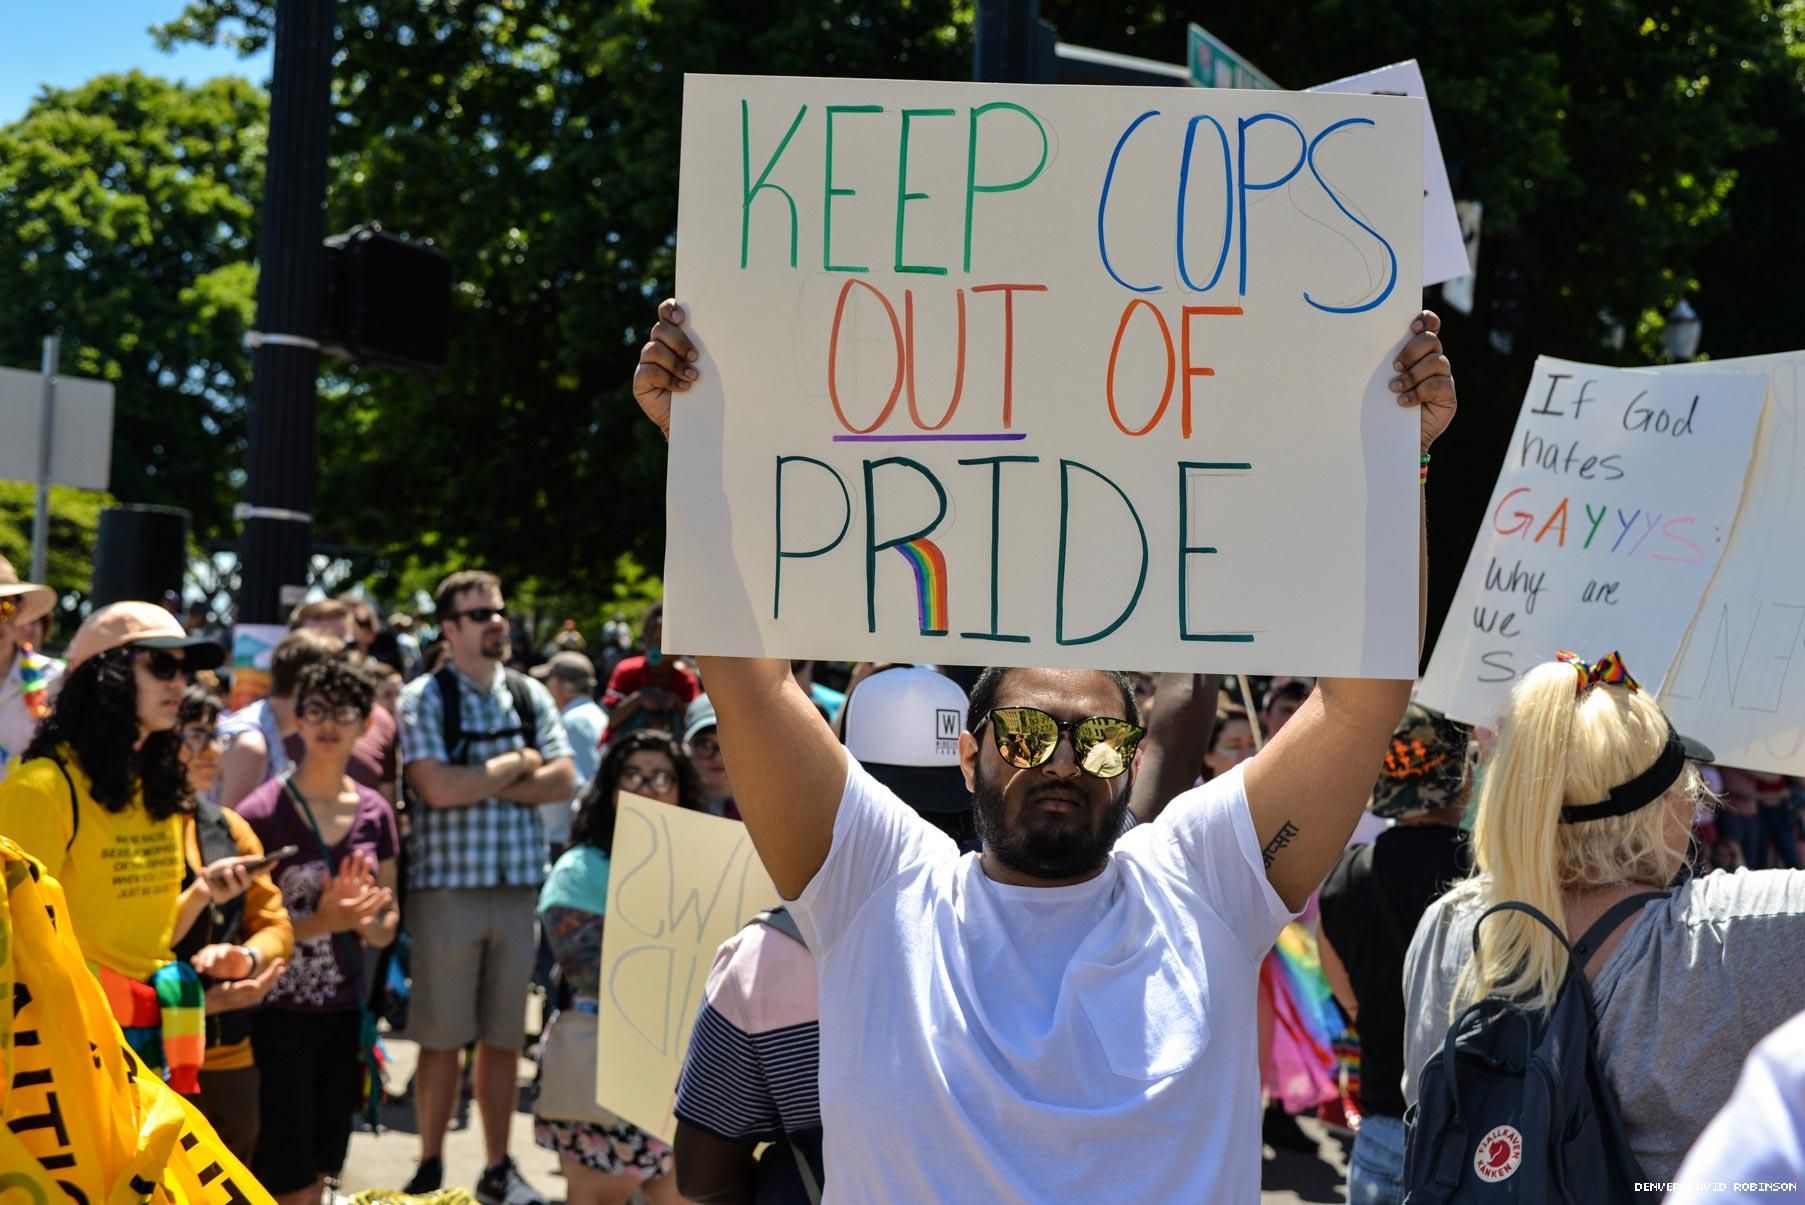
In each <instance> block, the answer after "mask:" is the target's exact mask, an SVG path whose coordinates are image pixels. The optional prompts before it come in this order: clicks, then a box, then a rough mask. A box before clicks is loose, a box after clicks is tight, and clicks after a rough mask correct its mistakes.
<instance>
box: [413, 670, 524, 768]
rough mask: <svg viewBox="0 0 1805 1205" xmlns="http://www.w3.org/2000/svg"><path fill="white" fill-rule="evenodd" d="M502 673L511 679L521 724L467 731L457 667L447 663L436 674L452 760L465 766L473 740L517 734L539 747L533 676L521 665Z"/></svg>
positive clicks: (435, 678) (434, 677) (486, 739)
mask: <svg viewBox="0 0 1805 1205" xmlns="http://www.w3.org/2000/svg"><path fill="white" fill-rule="evenodd" d="M501 672H502V674H503V676H504V677H505V678H506V680H507V683H508V693H509V694H510V695H512V696H513V697H514V719H515V720H516V722H517V726H516V727H513V728H500V729H497V730H496V731H494V732H465V731H464V707H463V700H462V698H461V697H460V695H461V690H460V688H459V686H458V675H457V671H456V670H455V669H453V668H452V667H451V666H449V665H447V666H444V667H443V668H441V669H440V670H439V672H438V673H436V674H434V675H433V676H432V680H433V681H434V682H437V683H438V684H439V699H440V700H441V708H442V711H443V714H444V734H445V756H446V757H448V758H450V759H451V764H452V765H454V766H461V765H463V764H464V756H465V754H466V753H468V752H469V749H470V742H471V741H494V740H500V739H501V738H502V737H508V736H517V737H519V738H520V739H521V740H522V741H523V742H524V743H525V745H524V747H525V748H528V749H537V748H539V709H538V707H536V706H535V705H534V703H533V692H532V690H531V689H530V688H529V687H528V685H527V683H528V681H529V679H528V678H527V676H526V675H525V674H523V673H521V672H520V671H519V670H517V669H509V668H507V667H506V666H504V667H502V671H501Z"/></svg>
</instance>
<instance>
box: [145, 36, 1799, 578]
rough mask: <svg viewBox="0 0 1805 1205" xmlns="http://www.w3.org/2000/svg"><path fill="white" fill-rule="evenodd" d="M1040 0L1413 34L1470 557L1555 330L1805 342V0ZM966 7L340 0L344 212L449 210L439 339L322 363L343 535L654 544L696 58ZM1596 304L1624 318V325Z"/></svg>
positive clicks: (601, 568)
mask: <svg viewBox="0 0 1805 1205" xmlns="http://www.w3.org/2000/svg"><path fill="white" fill-rule="evenodd" d="M1041 8H1042V14H1043V16H1045V17H1046V18H1047V19H1048V20H1050V21H1051V22H1052V23H1053V24H1054V25H1055V26H1057V28H1058V30H1059V33H1060V36H1061V38H1062V39H1063V40H1065V41H1067V42H1073V43H1079V44H1083V45H1089V46H1094V47H1098V48H1102V49H1106V50H1114V51H1119V52H1125V53H1130V54H1139V55H1143V56H1146V57H1149V58H1154V59H1160V60H1165V61H1178V60H1180V59H1181V58H1182V56H1183V54H1184V46H1185V26H1186V24H1187V22H1188V21H1189V20H1190V19H1193V18H1195V19H1197V20H1200V21H1201V22H1202V23H1204V24H1206V25H1208V26H1209V27H1210V28H1211V29H1212V30H1213V31H1214V32H1215V33H1216V34H1218V35H1219V36H1220V37H1222V38H1223V39H1224V40H1226V41H1227V42H1229V43H1230V44H1231V45H1233V46H1235V47H1236V48H1237V50H1239V51H1241V52H1242V53H1244V54H1246V55H1247V56H1248V57H1249V58H1250V59H1252V61H1253V62H1255V63H1256V64H1258V65H1259V66H1261V67H1262V68H1264V69H1265V70H1266V71H1267V72H1268V73H1270V74H1271V75H1273V76H1274V77H1275V78H1277V79H1278V80H1279V81H1280V82H1281V83H1285V84H1287V85H1290V86H1294V87H1295V86H1304V85H1308V84H1311V83H1315V82H1318V81H1322V80H1327V79H1332V78H1335V77H1338V76H1342V75H1347V74H1351V73H1354V72H1357V71H1362V70H1367V69H1370V68H1372V67H1376V66H1379V65H1382V64H1384V63H1389V62H1394V61H1397V60H1399V59H1403V58H1409V57H1415V58H1416V59H1418V60H1419V61H1420V62H1421V64H1422V66H1423V70H1424V74H1425V77H1426V79H1427V82H1428V85H1429V89H1430V93H1431V96H1432V98H1433V101H1434V104H1435V111H1436V119H1437V125H1438V128H1439V132H1440V135H1441V139H1442V143H1443V147H1444V150H1445V152H1446V154H1447V157H1448V160H1449V164H1450V167H1451V168H1452V170H1453V172H1454V174H1455V177H1456V189H1457V192H1458V194H1459V195H1461V196H1465V197H1474V198H1477V199H1479V200H1481V201H1482V202H1483V203H1484V205H1485V233H1484V245H1483V251H1484V254H1483V263H1482V273H1481V280H1480V293H1479V309H1478V311H1477V313H1476V314H1475V315H1474V317H1473V318H1472V319H1470V320H1463V319H1461V318H1459V317H1458V316H1457V315H1453V314H1451V313H1450V314H1449V315H1448V318H1449V325H1448V328H1447V331H1446V338H1447V341H1448V343H1449V345H1450V350H1451V352H1452V353H1453V355H1454V357H1455V360H1456V363H1457V365H1458V366H1459V372H1460V378H1461V386H1462V399H1463V417H1462V420H1461V422H1460V424H1458V425H1457V427H1456V428H1455V432H1454V434H1453V437H1452V438H1451V439H1450V440H1449V441H1447V446H1446V447H1445V448H1438V450H1437V469H1436V485H1435V486H1434V487H1432V491H1431V497H1432V499H1433V498H1436V497H1438V496H1439V497H1440V498H1442V499H1443V500H1444V505H1445V506H1446V507H1447V508H1449V509H1450V510H1451V513H1450V514H1448V515H1447V516H1446V521H1438V523H1437V524H1436V525H1435V530H1436V532H1437V533H1438V534H1437V536H1436V537H1435V538H1436V539H1437V542H1438V556H1437V560H1438V561H1439V562H1440V563H1441V564H1442V565H1443V566H1449V565H1457V564H1458V563H1459V560H1460V559H1461V558H1464V556H1465V553H1466V548H1467V541H1468V539H1469V536H1470V531H1471V529H1472V525H1473V524H1474V523H1475V522H1476V521H1477V517H1478V515H1477V512H1478V508H1480V507H1482V505H1483V493H1484V490H1485V488H1486V486H1487V485H1488V484H1489V482H1490V481H1491V480H1492V473H1493V470H1494V469H1495V467H1496V464H1497V459H1498V457H1499V456H1501V455H1502V453H1503V444H1504V441H1505V439H1506V436H1507V433H1508V431H1509V429H1510V425H1511V422H1512V420H1513V417H1514V414H1515V411H1516V403H1517V400H1518V399H1519V398H1520V396H1521V391H1522V388H1523V385H1524V382H1525V380H1526V379H1527V375H1528V371H1529V366H1530V362H1531V360H1532V358H1533V356H1534V355H1536V354H1537V353H1549V354H1556V355H1566V356H1571V357H1574V358H1581V359H1611V358H1613V357H1615V358H1620V359H1622V360H1625V361H1639V360H1644V359H1648V358H1654V357H1657V356H1658V355H1659V346H1660V320H1659V315H1660V314H1661V313H1662V312H1664V311H1665V310H1666V309H1667V308H1668V306H1670V305H1671V304H1672V303H1673V301H1675V300H1676V299H1677V298H1678V297H1679V296H1681V295H1690V296H1692V297H1693V298H1694V300H1695V302H1696V303H1697V304H1698V306H1699V308H1700V310H1701V311H1702V312H1703V313H1704V316H1705V323H1706V339H1705V348H1706V351H1707V352H1710V353H1713V354H1719V355H1722V354H1732V353H1738V352H1747V351H1754V350H1775V349H1778V348H1781V347H1785V346H1788V345H1791V344H1794V343H1796V342H1797V336H1796V333H1794V332H1793V330H1792V329H1791V328H1790V326H1789V323H1791V322H1792V321H1793V319H1792V317H1791V315H1792V313H1793V311H1794V307H1792V306H1790V305H1789V304H1788V302H1789V300H1790V299H1789V297H1788V295H1787V293H1786V292H1785V291H1784V290H1786V289H1787V288H1788V287H1789V286H1790V283H1791V282H1790V277H1789V276H1788V275H1787V274H1785V273H1781V272H1777V271H1776V270H1775V269H1776V265H1780V264H1796V262H1797V260H1798V255H1799V252H1800V250H1801V249H1802V248H1801V247H1800V242H1801V239H1802V237H1805V236H1802V235H1801V234H1800V232H1799V230H1800V228H1799V225H1798V223H1797V221H1796V219H1795V218H1794V217H1793V215H1792V214H1791V213H1790V211H1789V210H1788V209H1787V208H1786V205H1787V198H1788V197H1789V195H1790V187H1789V184H1790V174H1791V173H1792V172H1793V170H1794V168H1793V164H1792V162H1791V160H1792V159H1793V158H1794V157H1795V152H1794V151H1793V149H1792V148H1794V147H1796V145H1797V144H1798V136H1799V135H1800V134H1805V104H1802V103H1801V80H1800V76H1799V57H1798V56H1799V40H1800V39H1799V36H1798V29H1799V27H1800V22H1801V19H1800V15H1799V14H1800V8H1801V6H1800V5H1799V3H1797V0H1792V2H1789V3H1784V4H1776V3H1774V2H1773V0H1689V2H1688V3H1684V4H1680V3H1676V2H1673V0H1667V2H1665V3H1661V4H1656V5H1652V6H1650V5H1632V4H1627V3H1624V2H1623V0H1563V2H1560V3H1552V4H1550V3H1523V2H1509V3H1498V2H1497V0H1446V2H1445V3H1443V4H1440V5H1437V6H1435V7H1433V8H1432V9H1429V8H1423V7H1422V6H1420V5H1419V6H1411V5H1379V4H1370V3H1354V2H1352V0H1297V2H1296V3H1290V4H1283V5H1264V6H1262V5H1219V6H1213V7H1210V8H1208V9H1204V10H1199V9H1197V8H1196V7H1195V6H1184V5H1177V4H1172V3H1169V2H1168V0H1126V2H1125V3H1120V4H1107V5H1098V4H1089V3H1077V2H1076V0H1042V5H1041ZM972 9H973V3H972V0H786V2H785V3H777V2H776V0H750V2H747V3H727V2H725V0H712V2H711V0H631V2H623V0H491V2H488V3H476V2H473V0H459V2H456V3H452V2H449V0H448V2H446V3H439V4H425V3H421V2H419V0H345V2H344V3H342V4H341V6H340V10H339V11H340V14H341V28H340V38H341V44H342V46H343V48H344V50H343V55H342V58H341V60H340V62H339V63H338V66H337V68H336V78H337V85H336V86H337V96H336V102H335V103H336V105H337V112H338V121H337V125H336V126H335V129H334V142H333V154H334V164H333V176H332V179H333V185H332V197H331V212H332V221H333V224H334V226H335V227H338V228H343V227H346V226H349V225H351V224H352V223H353V222H356V221H360V220H366V219H370V218H378V219H381V220H382V221H384V222H385V224H386V225H387V226H388V227H389V228H390V229H391V230H395V231H397V232H400V233H405V234H412V235H418V236H432V237H433V238H435V239H437V240H438V241H439V243H440V244H441V245H442V246H444V247H445V248H446V250H447V251H448V252H449V253H450V254H451V256H452V260H453V263H454V265H455V268H456V273H457V278H458V281H459V285H458V296H457V308H456V316H455V319H454V321H455V340H456V351H455V352H454V363H453V366H452V368H451V370H450V371H448V372H447V373H445V374H444V375H443V376H441V377H439V378H437V379H435V380H430V381H419V380H414V379H410V378H404V377H397V376H395V375H393V374H386V373H381V374H379V373H364V372H360V371H357V370H349V369H348V370H343V371H340V372H338V373H337V374H336V377H335V379H334V380H333V381H331V382H329V387H328V389H327V397H326V398H325V400H324V401H323V404H322V405H323V408H322V432H321V434H322V444H321V451H322V457H323V464H322V480H321V486H322V490H321V499H320V503H319V507H318V509H319V512H320V514H321V516H322V522H323V530H322V535H323V536H324V537H326V538H332V539H337V540H341V541H344V542H348V543H358V544H367V545H370V546H372V547H375V548H378V549H381V550H382V551H383V553H384V555H385V556H386V557H387V558H388V560H389V561H390V562H391V563H392V564H395V565H397V566H401V565H424V566H432V567H435V568H436V567H438V566H443V565H447V564H450V563H453V562H459V561H463V560H471V561H481V562H486V563H488V564H490V565H493V566H494V567H496V568H498V569H500V570H501V571H502V572H504V573H506V574H508V575H510V577H511V578H512V579H514V580H517V581H519V582H522V583H525V582H533V583H536V584H537V585H538V586H539V587H541V588H543V590H544V591H545V596H546V597H547V598H550V597H553V596H556V595H560V594H563V595H564V596H566V597H568V596H572V595H575V594H579V593H583V592H585V591H587V592H589V593H590V594H593V595H599V594H600V593H601V592H602V583H603V582H604V581H606V580H607V579H608V578H609V576H610V574H611V573H612V572H613V570H612V566H613V564H614V558H615V557H616V555H617V554H618V553H620V552H622V551H630V552H632V553H633V554H634V555H635V556H636V557H637V559H638V561H639V562H640V563H644V564H656V563H657V561H658V559H659V547H660V543H661V537H662V510H663V499H662V473H661V465H662V457H663V450H662V448H661V446H660V445H659V444H658V443H657V440H656V436H655V435H653V434H652V433H651V432H650V431H649V429H648V428H647V427H646V426H645V425H644V424H642V423H639V422H637V421H636V420H635V417H634V413H633V410H632V408H631V405H630V403H629V402H628V401H627V398H626V384H625V382H626V379H627V376H628V372H629V369H630V367H631V364H632V361H633V358H634V354H635V349H636V348H637V346H638V344H639V343H640V341H641V340H642V339H643V337H644V331H645V326H646V321H647V318H648V317H649V316H650V311H651V306H652V303H653V302H654V301H655V300H656V298H658V297H659V296H661V295H663V294H664V293H666V292H667V291H668V290H669V289H670V287H671V278H672V271H673V264H674V241H673V239H674V230H675V216H676V185H677V162H678V135H679V128H678V127H679V124H680V115H681V77H682V74H683V73H684V72H686V71H724V72H760V73H800V74H816V75H821V74H826V75H875V76H905V77H909V76H912V77H920V78H948V79H952V78H965V77H967V76H968V75H969V71H970V38H971V14H972ZM272 12H273V5H271V4H269V3H267V2H265V0H190V2H189V3H188V5H187V8H186V10H185V12H184V13H183V14H182V16H181V17H180V18H178V19H177V20H175V21H173V22H172V23H170V25H169V26H167V27H166V28H165V30H164V36H165V37H167V38H171V39H197V40H204V39H214V38H219V37H226V38H238V39H240V40H242V42H243V43H244V45H245V46H246V48H252V47H255V46H257V45H260V44H262V43H263V42H264V41H266V40H267V38H268V34H269V29H270V21H271V16H272ZM1757 183H1758V186H1752V185H1757ZM1500 266H1504V267H1508V268H1512V269H1514V270H1515V272H1516V274H1517V275H1519V276H1520V281H1521V283H1520V285H1518V286H1517V295H1516V297H1515V299H1514V300H1515V306H1514V308H1515V311H1516V313H1515V318H1514V325H1515V326H1516V328H1517V329H1516V330H1515V332H1514V333H1515V340H1514V344H1513V345H1512V348H1511V350H1509V351H1507V352H1501V351H1498V350H1496V349H1495V348H1494V347H1493V346H1492V344H1491V342H1490V341H1489V336H1490V334H1491V333H1492V331H1493V330H1494V329H1497V328H1498V327H1499V325H1500V323H1499V321H1497V320H1496V319H1495V316H1494V314H1493V313H1492V303H1493V301H1494V299H1499V300H1510V299H1509V298H1506V297H1504V294H1505V293H1506V284H1505V283H1504V282H1502V281H1501V276H1502V275H1503V274H1501V273H1499V272H1498V271H1497V269H1498V268H1499V267H1500ZM1601 312H1608V313H1610V314H1613V315H1615V316H1616V317H1617V318H1618V319H1620V320H1621V321H1622V322H1623V324H1624V325H1625V326H1627V327H1629V328H1630V329H1631V330H1632V331H1633V332H1634V335H1633V336H1632V339H1631V341H1630V342H1629V344H1628V345H1626V346H1625V347H1624V348H1623V349H1622V350H1621V352H1613V351H1612V350H1611V349H1610V348H1609V347H1608V346H1607V344H1606V343H1605V336H1606V325H1605V324H1604V323H1603V322H1602V321H1601V320H1600V317H1599V316H1600V313H1601ZM1512 321H1513V320H1512V319H1510V318H1508V317H1507V318H1506V320H1505V321H1504V323H1503V325H1505V326H1510V325H1512ZM1468 481H1471V482H1473V483H1474V484H1473V485H1472V488H1471V489H1470V490H1467V489H1466V483H1467V482H1468ZM1455 482H1459V483H1460V484H1459V485H1458V486H1456V485H1455V484H1454V483H1455ZM1460 491H1465V492H1460ZM1440 576H1441V578H1442V579H1444V580H1447V582H1448V585H1450V586H1451V585H1452V581H1451V580H1449V579H1451V577H1452V576H1453V575H1452V573H1451V572H1448V571H1446V570H1444V571H1443V572H1442V573H1441V574H1440Z"/></svg>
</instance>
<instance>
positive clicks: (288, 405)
mask: <svg viewBox="0 0 1805 1205" xmlns="http://www.w3.org/2000/svg"><path fill="white" fill-rule="evenodd" d="M337 7H338V6H337V5H336V4H335V3H333V2H332V0H277V3H276V62H275V69H274V73H273V75H272V78H271V82H270V128H269V157H268V168H267V170H266V172H265V175H264V184H263V239H262V247H261V249H260V261H261V275H260V276H259V279H258V283H257V332H256V334H255V335H254V336H253V342H254V346H255V349H256V350H255V353H254V357H255V358H254V359H253V360H252V369H251V408H250V423H249V425H250V448H249V453H248V456H247V458H246V459H247V462H248V463H247V469H248V472H247V476H246V481H245V502H246V504H245V505H243V506H241V507H240V508H239V511H238V513H239V517H240V518H242V519H243V520H244V540H243V544H242V546H241V551H240V554H239V560H240V566H241V570H242V574H243V578H242V582H241V585H240V587H239V594H238V622H239V623H281V622H283V621H284V620H286V619H287V618H288V612H289V609H290V608H291V607H292V606H293V605H294V604H295V603H296V602H298V601H300V600H299V597H298V593H299V591H300V590H301V589H302V588H303V587H304V586H305V584H306V581H307V562H308V558H309V556H310V554H311V551H312V544H313V435H314V431H313V428H314V406H315V400H316V395H317V381H316V378H317V377H318V375H319V365H320V344H319V338H320V310H321V306H320V299H321V290H322V288H323V286H324V280H323V273H322V264H323V262H324V256H325V251H324V249H323V247H322V245H321V240H322V239H324V237H325V234H326V142H327V136H328V134H329V132H330V130H331V121H332V106H331V86H332V31H333V22H334V20H335V18H336V16H337Z"/></svg>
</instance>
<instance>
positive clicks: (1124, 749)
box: [978, 707, 1147, 778]
mask: <svg viewBox="0 0 1805 1205" xmlns="http://www.w3.org/2000/svg"><path fill="white" fill-rule="evenodd" d="M985 724H989V725H990V726H991V728H992V730H993V731H994V733H995V736H996V745H997V752H998V753H999V754H1001V755H1002V758H1003V760H1004V761H1006V762H1008V763H1009V764H1010V765H1012V766H1014V767H1016V768H1017V769H1019V770H1031V769H1033V768H1034V767H1035V766H1041V765H1045V764H1046V763H1047V761H1048V760H1049V759H1051V758H1052V756H1053V753H1054V751H1055V750H1057V749H1058V748H1059V740H1060V738H1061V737H1067V736H1069V737H1070V738H1071V741H1072V752H1073V754H1075V755H1076V756H1077V758H1078V765H1079V766H1080V767H1081V768H1082V769H1083V770H1084V772H1085V773H1087V774H1090V775H1092V776H1094V777H1096V778H1115V777H1117V776H1119V775H1121V774H1122V773H1123V772H1124V771H1125V770H1127V769H1128V764H1129V763H1130V762H1132V761H1133V760H1134V751H1135V748H1136V746H1138V745H1139V744H1140V742H1141V738H1142V737H1143V736H1146V735H1147V730H1146V729H1144V728H1141V727H1139V726H1137V725H1134V724H1130V723H1129V722H1128V721H1127V720H1118V719H1112V718H1110V717H1109V716H1100V715H1094V716H1089V717H1087V718H1085V719H1082V720H1065V721H1060V720H1056V719H1054V718H1053V717H1052V716H1050V715H1048V714H1047V713H1046V712H1044V711H1042V710H1041V709H1040V708H1038V707H997V708H993V709H992V710H991V712H990V714H989V715H987V716H985V717H984V718H983V719H982V720H980V721H978V727H980V728H982V727H983V726H984V725H985Z"/></svg>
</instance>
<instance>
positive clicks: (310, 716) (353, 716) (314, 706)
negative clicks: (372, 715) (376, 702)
mask: <svg viewBox="0 0 1805 1205" xmlns="http://www.w3.org/2000/svg"><path fill="white" fill-rule="evenodd" d="M300 714H301V720H302V722H303V723H307V724H324V723H325V722H326V721H327V720H328V719H330V720H331V721H332V722H333V723H335V724H342V725H344V726H345V727H347V728H349V727H350V726H351V725H353V724H357V723H361V722H362V721H363V719H364V717H365V716H366V715H368V714H369V713H368V712H366V711H365V710H364V709H363V708H361V707H359V706H358V705H357V704H355V703H340V704H339V705H338V706H336V707H333V706H329V705H327V704H325V703H322V702H320V701H319V700H318V699H309V700H308V701H307V702H305V703H303V704H301V712H300Z"/></svg>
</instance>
